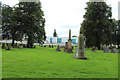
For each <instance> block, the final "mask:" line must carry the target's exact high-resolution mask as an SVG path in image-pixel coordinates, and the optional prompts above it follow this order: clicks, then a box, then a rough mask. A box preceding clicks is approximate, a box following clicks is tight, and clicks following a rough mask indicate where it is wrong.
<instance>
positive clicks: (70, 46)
mask: <svg viewBox="0 0 120 80" xmlns="http://www.w3.org/2000/svg"><path fill="white" fill-rule="evenodd" d="M71 43H72V40H71V29H69V39H68V47H67V53H73V51H72V44H71Z"/></svg>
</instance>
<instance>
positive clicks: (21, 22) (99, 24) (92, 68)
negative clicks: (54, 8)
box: [0, 0, 120, 79]
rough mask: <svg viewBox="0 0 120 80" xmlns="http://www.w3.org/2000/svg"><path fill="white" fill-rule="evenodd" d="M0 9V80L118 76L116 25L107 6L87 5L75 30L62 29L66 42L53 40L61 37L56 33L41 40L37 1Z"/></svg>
mask: <svg viewBox="0 0 120 80" xmlns="http://www.w3.org/2000/svg"><path fill="white" fill-rule="evenodd" d="M20 1H22V0H20ZM1 4H2V3H0V5H1ZM1 6H2V10H3V13H2V15H1V16H2V19H3V21H2V29H1V30H2V33H1V34H0V47H1V49H0V50H1V51H0V62H2V63H1V65H2V78H11V79H12V78H25V79H27V78H118V77H120V75H118V72H119V69H118V65H119V64H118V61H119V59H118V56H119V54H120V20H118V21H117V20H115V19H113V18H112V12H111V7H109V5H107V4H106V2H100V3H98V2H91V0H90V1H89V2H88V3H87V7H86V8H85V10H86V12H85V15H83V18H84V20H83V22H82V23H81V24H80V27H77V29H79V31H77V30H76V31H75V30H74V29H75V28H74V27H73V28H66V29H65V30H66V31H68V33H66V31H65V30H63V32H65V33H66V34H64V35H67V37H61V36H59V37H58V35H59V34H60V33H63V32H60V33H59V34H57V32H56V30H55V29H54V33H53V37H50V36H46V31H45V29H46V28H45V27H47V26H45V22H46V19H45V17H44V11H42V8H41V3H40V1H39V2H19V3H18V4H16V5H15V6H14V7H10V6H9V5H6V4H3V5H1ZM97 8H98V9H97ZM43 9H44V8H43ZM101 10H102V12H101ZM28 14H29V15H28ZM103 14H105V15H103ZM58 30H59V28H58ZM72 31H75V33H77V34H78V36H75V35H74V34H72ZM47 34H48V33H47ZM1 57H2V58H1ZM0 78H1V75H0Z"/></svg>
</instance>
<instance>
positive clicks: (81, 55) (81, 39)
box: [74, 34, 87, 60]
mask: <svg viewBox="0 0 120 80" xmlns="http://www.w3.org/2000/svg"><path fill="white" fill-rule="evenodd" d="M74 58H76V59H82V60H87V57H86V56H85V46H84V36H83V34H80V35H79V37H78V50H77V48H76V52H75V55H74Z"/></svg>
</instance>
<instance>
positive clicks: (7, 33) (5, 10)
mask: <svg viewBox="0 0 120 80" xmlns="http://www.w3.org/2000/svg"><path fill="white" fill-rule="evenodd" d="M11 14H12V8H11V7H10V6H9V5H6V4H3V5H2V38H3V39H11V38H12V35H11V33H12V22H11V21H12V20H11Z"/></svg>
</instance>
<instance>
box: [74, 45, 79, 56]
mask: <svg viewBox="0 0 120 80" xmlns="http://www.w3.org/2000/svg"><path fill="white" fill-rule="evenodd" d="M77 51H78V47H77V48H76V49H75V54H74V58H77V57H78V54H77Z"/></svg>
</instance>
